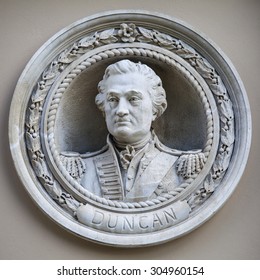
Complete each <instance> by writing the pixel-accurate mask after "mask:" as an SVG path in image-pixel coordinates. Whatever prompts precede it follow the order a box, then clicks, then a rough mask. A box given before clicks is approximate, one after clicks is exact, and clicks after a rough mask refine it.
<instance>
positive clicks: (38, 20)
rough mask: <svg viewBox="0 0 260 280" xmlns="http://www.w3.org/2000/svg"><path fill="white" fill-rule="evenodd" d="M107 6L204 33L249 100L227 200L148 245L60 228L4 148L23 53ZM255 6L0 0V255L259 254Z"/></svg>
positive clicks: (239, 1)
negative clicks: (249, 124)
mask: <svg viewBox="0 0 260 280" xmlns="http://www.w3.org/2000/svg"><path fill="white" fill-rule="evenodd" d="M113 9H145V10H148V11H149V10H150V11H155V12H160V13H164V14H167V15H170V16H173V17H176V18H178V19H180V20H183V21H185V22H187V23H188V24H190V25H191V26H193V27H194V28H195V29H196V30H199V31H201V32H202V33H204V34H206V35H207V37H209V38H210V39H212V40H213V41H214V42H215V43H216V44H217V45H218V46H219V47H220V48H221V49H222V50H223V51H224V53H225V54H226V55H227V56H228V57H229V58H230V60H231V61H232V63H233V64H234V66H235V68H236V69H237V71H238V73H239V75H240V77H241V79H242V81H243V83H244V86H245V88H246V91H247V94H248V98H249V103H250V105H251V113H252V120H253V137H252V144H251V152H250V155H249V160H248V164H247V167H246V169H245V172H244V174H243V176H242V179H241V180H240V183H239V184H238V186H237V188H236V190H235V192H234V193H233V195H232V196H231V198H230V199H229V200H228V201H227V203H226V204H225V205H224V207H223V208H222V209H220V210H219V211H218V212H217V214H216V215H215V216H214V217H213V218H212V219H210V220H209V221H208V222H206V223H205V224H204V225H203V226H201V227H200V228H198V229H196V230H195V231H193V232H191V233H190V234H188V235H186V236H184V237H181V238H179V239H177V240H174V241H171V242H170V243H167V244H163V245H159V246H154V247H147V248H137V249H120V248H112V247H106V246H101V245H97V244H93V243H91V242H88V241H86V240H83V239H80V238H78V237H77V236H74V235H72V234H71V233H68V232H66V231H65V230H64V229H62V228H61V227H59V226H58V225H56V224H55V223H54V222H53V221H51V220H50V219H49V218H48V217H47V216H45V215H44V214H43V213H42V212H41V210H39V209H38V207H37V206H36V205H35V204H34V203H33V201H32V200H31V199H30V197H29V196H28V194H27V193H26V191H25V189H24V187H23V185H22V183H21V182H20V180H19V178H18V176H17V174H16V171H15V169H14V166H13V163H12V159H11V154H10V151H9V143H8V114H9V107H10V103H11V99H12V95H13V92H14V89H15V85H16V82H17V80H18V78H19V76H20V74H21V72H22V71H23V69H24V67H25V65H26V64H27V62H28V61H29V59H30V58H31V57H32V55H33V54H34V53H35V52H36V50H37V49H38V48H39V47H40V46H41V45H42V44H43V43H44V42H45V41H47V40H48V39H49V38H50V37H51V36H52V35H54V34H55V33H56V32H58V31H59V30H60V29H62V28H63V27H66V26H67V25H69V24H71V23H72V22H74V21H76V20H78V19H81V18H83V17H86V16H89V15H92V14H95V13H99V12H102V11H107V10H113ZM259 11H260V2H259V1H257V0H219V1H213V0H210V1H209V0H194V1H181V0H161V1H156V0H149V1H148V0H147V1H140V0H132V1H124V0H121V1H119V0H114V1H112V0H110V1H102V0H96V1H90V0H74V1H69V0H63V1H61V0H60V1H58V0H44V1H43V0H40V1H33V0H23V1H20V0H0V34H1V40H0V46H1V47H0V48H1V52H0V61H1V67H0V80H1V82H0V114H1V115H0V127H1V137H0V155H1V156H0V213H1V215H0V223H1V230H0V259H260V238H259V236H260V218H259V213H260V202H259V200H260V187H259V179H260V172H259V160H260V148H259V146H260V141H259V139H260V126H259V119H260V110H259V108H260V95H259V89H258V86H259V82H258V81H259V77H258V76H259V62H260V52H259V45H260V33H259V30H260V13H259Z"/></svg>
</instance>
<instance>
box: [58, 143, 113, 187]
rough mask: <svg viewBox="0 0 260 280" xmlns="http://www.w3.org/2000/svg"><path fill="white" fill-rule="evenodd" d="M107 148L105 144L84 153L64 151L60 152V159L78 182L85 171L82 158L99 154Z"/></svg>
mask: <svg viewBox="0 0 260 280" xmlns="http://www.w3.org/2000/svg"><path fill="white" fill-rule="evenodd" d="M107 149H108V146H107V145H106V146H104V147H103V148H102V149H101V150H99V151H96V152H89V153H85V154H80V153H77V152H69V151H65V152H61V153H60V160H61V162H62V164H63V166H64V167H65V169H66V170H67V172H68V173H69V174H70V176H71V177H72V178H74V179H75V180H77V181H79V182H80V180H81V178H82V177H83V175H84V173H85V172H86V165H85V162H84V159H86V158H91V157H94V156H96V155H99V154H101V153H103V152H104V151H106V150H107Z"/></svg>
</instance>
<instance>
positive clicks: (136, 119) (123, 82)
mask: <svg viewBox="0 0 260 280" xmlns="http://www.w3.org/2000/svg"><path fill="white" fill-rule="evenodd" d="M149 86H150V85H149V84H148V81H147V79H146V78H145V77H144V76H143V75H141V74H137V73H127V74H117V75H111V76H110V77H109V78H108V79H107V80H106V82H105V92H104V93H105V94H106V99H105V106H104V109H105V118H106V124H107V128H108V131H109V132H110V133H111V134H112V135H113V136H114V137H115V139H116V140H118V141H120V142H123V143H126V144H133V143H136V142H138V141H141V140H142V139H144V138H145V137H146V136H148V134H149V133H150V129H151V124H152V121H153V120H154V119H155V115H153V108H152V100H151V97H150V95H149V92H148V89H149Z"/></svg>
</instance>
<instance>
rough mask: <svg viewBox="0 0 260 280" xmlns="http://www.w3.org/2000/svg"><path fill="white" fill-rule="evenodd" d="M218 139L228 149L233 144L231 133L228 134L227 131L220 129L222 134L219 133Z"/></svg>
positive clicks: (233, 138)
mask: <svg viewBox="0 0 260 280" xmlns="http://www.w3.org/2000/svg"><path fill="white" fill-rule="evenodd" d="M220 139H221V142H222V143H223V144H224V145H226V146H228V147H230V146H231V145H232V144H233V143H234V140H235V137H234V134H233V133H232V132H230V131H229V130H228V131H226V130H224V129H223V128H222V133H221V137H220Z"/></svg>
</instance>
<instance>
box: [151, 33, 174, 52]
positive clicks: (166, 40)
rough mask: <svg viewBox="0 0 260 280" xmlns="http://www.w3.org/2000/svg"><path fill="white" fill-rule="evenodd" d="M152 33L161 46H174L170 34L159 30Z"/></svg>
mask: <svg viewBox="0 0 260 280" xmlns="http://www.w3.org/2000/svg"><path fill="white" fill-rule="evenodd" d="M153 34H154V36H155V38H156V39H157V40H158V42H159V44H160V45H161V46H163V47H165V48H168V49H169V48H173V47H174V46H173V43H174V40H173V38H172V37H171V36H169V35H166V34H163V33H159V32H154V33H153Z"/></svg>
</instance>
